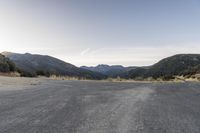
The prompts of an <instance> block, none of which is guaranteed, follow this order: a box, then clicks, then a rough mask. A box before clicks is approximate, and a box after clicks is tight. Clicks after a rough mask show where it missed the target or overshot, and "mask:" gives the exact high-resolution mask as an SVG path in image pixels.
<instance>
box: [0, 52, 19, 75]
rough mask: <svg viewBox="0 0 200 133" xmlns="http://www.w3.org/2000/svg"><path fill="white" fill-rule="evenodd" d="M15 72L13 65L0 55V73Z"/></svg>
mask: <svg viewBox="0 0 200 133" xmlns="http://www.w3.org/2000/svg"><path fill="white" fill-rule="evenodd" d="M16 70H17V69H16V67H15V64H14V63H13V62H12V61H10V59H9V58H6V57H5V56H4V55H2V54H0V72H14V71H16Z"/></svg>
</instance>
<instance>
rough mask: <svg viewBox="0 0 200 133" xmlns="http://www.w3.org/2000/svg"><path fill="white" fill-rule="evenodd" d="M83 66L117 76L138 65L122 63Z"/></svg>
mask: <svg viewBox="0 0 200 133" xmlns="http://www.w3.org/2000/svg"><path fill="white" fill-rule="evenodd" d="M81 68H83V69H86V70H90V71H93V72H99V73H102V74H104V75H107V76H109V77H117V76H121V75H125V74H127V72H128V71H129V70H131V69H134V68H136V67H123V66H121V65H112V66H109V65H104V64H101V65H97V66H95V67H87V66H82V67H81Z"/></svg>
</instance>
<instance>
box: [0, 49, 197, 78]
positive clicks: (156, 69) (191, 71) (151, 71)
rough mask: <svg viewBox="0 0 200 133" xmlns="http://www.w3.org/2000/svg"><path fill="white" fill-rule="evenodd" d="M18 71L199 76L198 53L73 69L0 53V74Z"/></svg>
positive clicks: (64, 64) (51, 59)
mask: <svg viewBox="0 0 200 133" xmlns="http://www.w3.org/2000/svg"><path fill="white" fill-rule="evenodd" d="M10 71H18V72H20V74H21V76H28V77H35V76H38V75H43V76H50V75H57V76H70V77H78V78H85V79H106V78H109V77H111V78H117V77H121V78H124V79H146V78H150V77H151V78H153V79H157V78H162V79H164V80H168V79H172V78H174V76H187V77H191V76H192V75H195V74H198V73H200V54H178V55H174V56H171V57H167V58H165V59H162V60H160V61H159V62H157V63H155V64H154V65H151V66H145V67H135V66H134V67H123V66H121V65H112V66H109V65H104V64H101V65H98V66H95V67H88V66H82V67H76V66H74V65H72V64H70V63H67V62H64V61H62V60H59V59H57V58H54V57H51V56H48V55H38V54H30V53H25V54H18V53H11V52H3V53H1V54H0V72H10Z"/></svg>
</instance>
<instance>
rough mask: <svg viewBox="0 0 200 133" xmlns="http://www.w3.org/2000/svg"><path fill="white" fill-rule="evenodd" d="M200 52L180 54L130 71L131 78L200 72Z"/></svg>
mask: <svg viewBox="0 0 200 133" xmlns="http://www.w3.org/2000/svg"><path fill="white" fill-rule="evenodd" d="M199 65H200V54H179V55H174V56H171V57H168V58H165V59H162V60H161V61H159V62H158V63H156V64H154V65H152V66H150V67H147V68H137V69H133V70H131V71H129V76H128V77H129V78H137V77H143V78H147V77H153V78H160V77H173V76H176V75H192V74H195V73H198V72H199V68H200V67H199Z"/></svg>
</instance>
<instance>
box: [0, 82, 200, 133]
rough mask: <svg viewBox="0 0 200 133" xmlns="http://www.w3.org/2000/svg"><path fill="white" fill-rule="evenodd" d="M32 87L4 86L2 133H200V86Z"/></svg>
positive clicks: (78, 84)
mask: <svg viewBox="0 0 200 133" xmlns="http://www.w3.org/2000/svg"><path fill="white" fill-rule="evenodd" d="M11 80H12V79H11ZM21 80H24V79H21ZM30 80H31V79H30ZM0 82H1V81H0ZM26 82H27V81H26ZM28 83H29V82H28ZM28 83H27V84H22V85H20V84H18V85H15V84H14V83H13V84H11V85H7V84H3V83H2V84H0V133H199V132H200V83H165V84H153V83H152V84H140V83H109V82H90V81H54V80H41V81H38V82H34V83H32V82H30V84H28Z"/></svg>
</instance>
